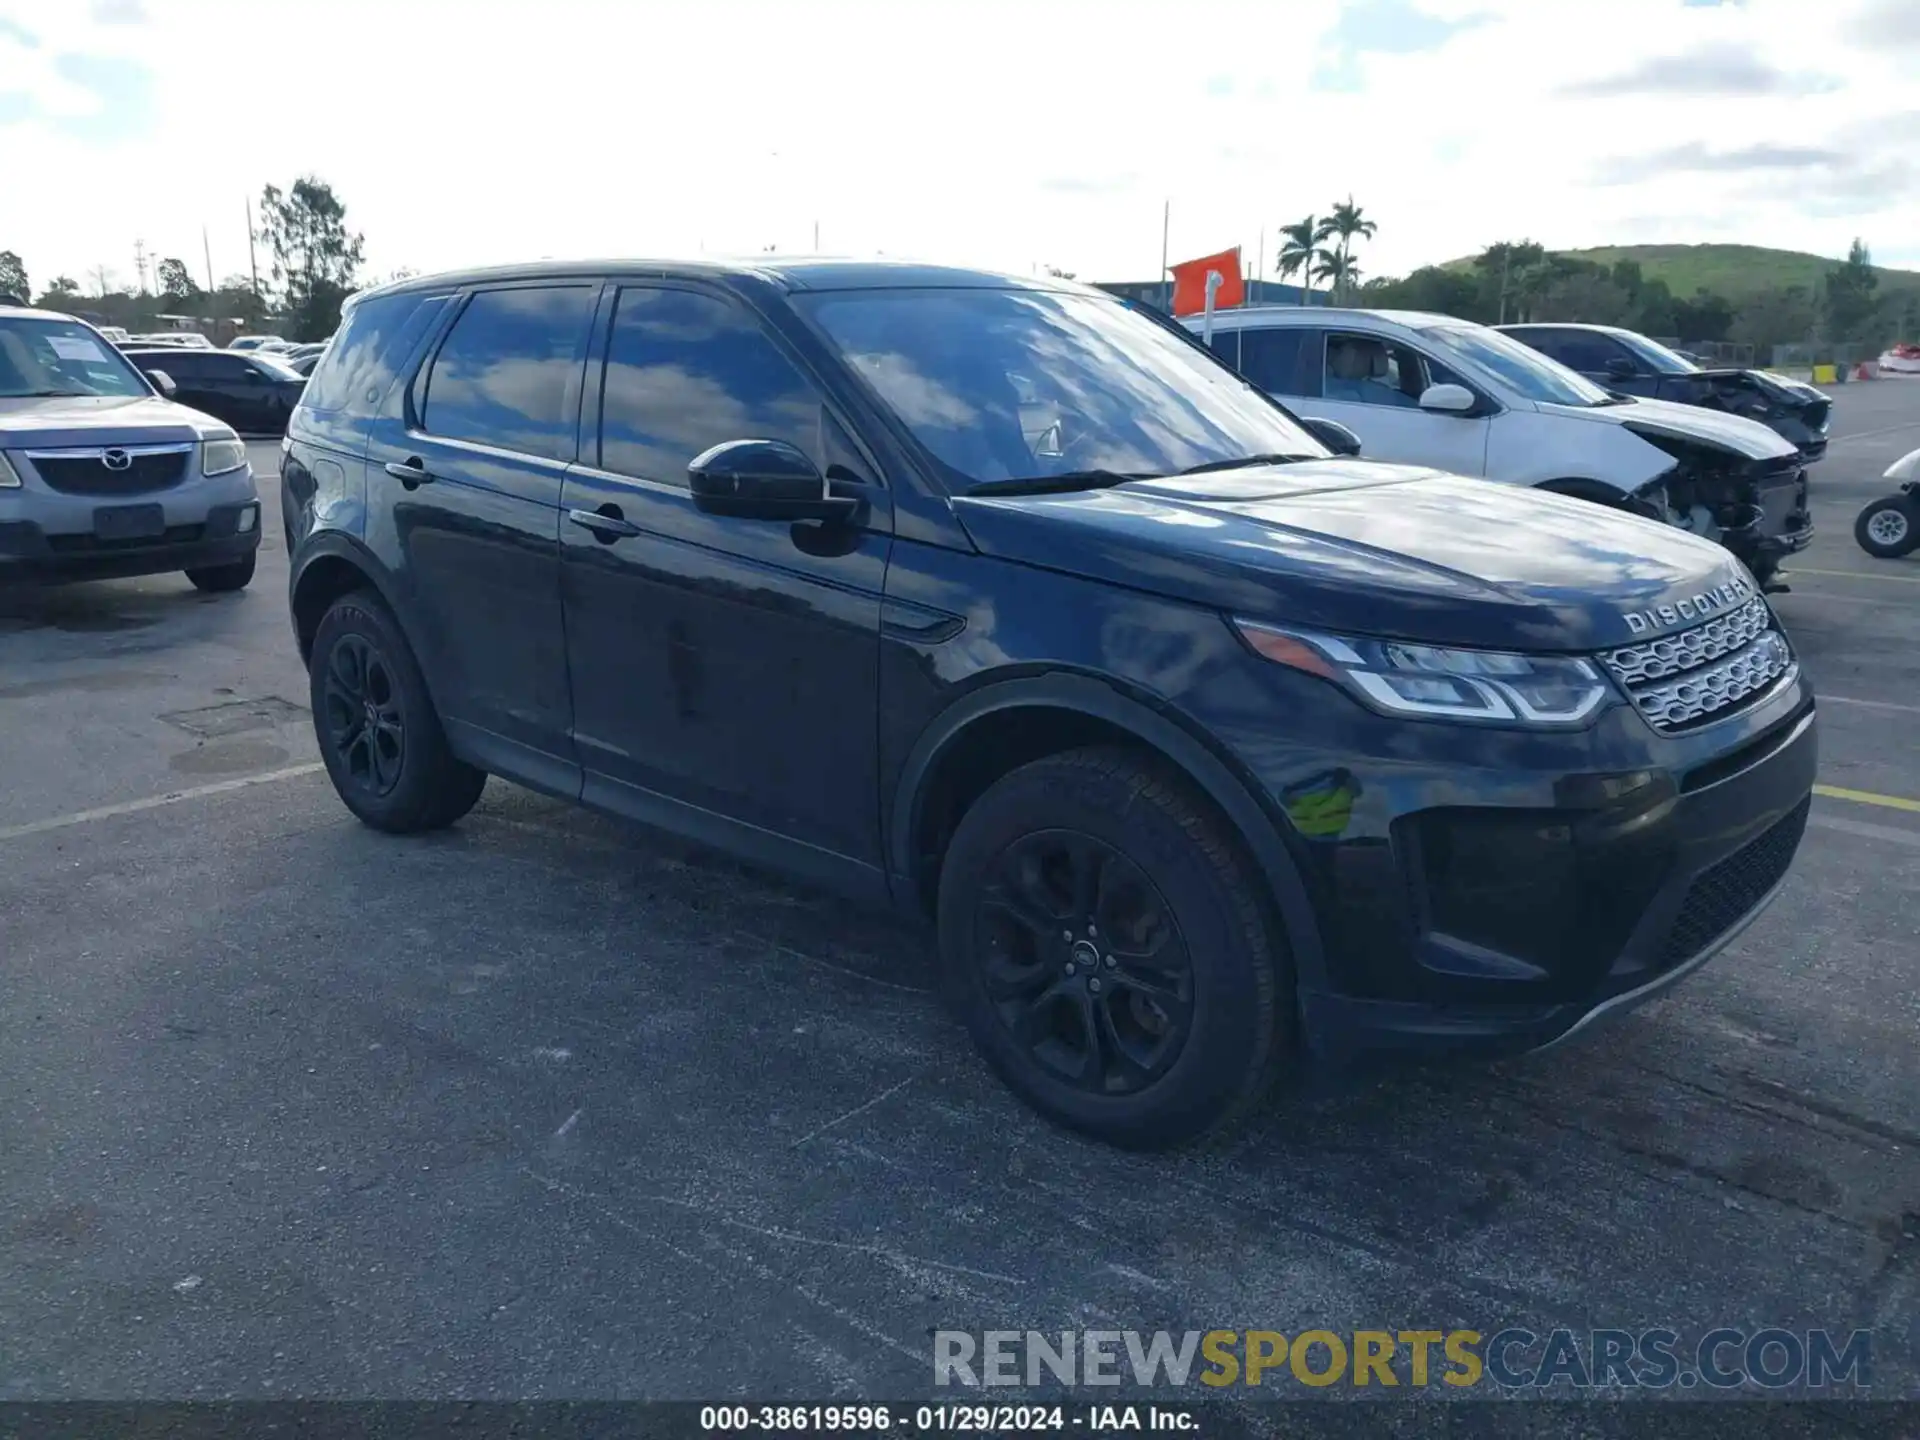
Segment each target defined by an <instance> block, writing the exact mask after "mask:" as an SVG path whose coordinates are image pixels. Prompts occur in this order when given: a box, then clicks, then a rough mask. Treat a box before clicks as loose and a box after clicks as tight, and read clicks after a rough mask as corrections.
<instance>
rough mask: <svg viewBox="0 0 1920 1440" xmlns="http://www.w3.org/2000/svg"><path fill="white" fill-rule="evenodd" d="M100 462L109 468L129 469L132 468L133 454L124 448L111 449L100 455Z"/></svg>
mask: <svg viewBox="0 0 1920 1440" xmlns="http://www.w3.org/2000/svg"><path fill="white" fill-rule="evenodd" d="M100 463H101V464H102V465H104V466H106V467H107V468H108V469H109V470H127V469H130V468H132V465H133V456H131V455H129V454H128V453H127V452H126V451H124V450H109V451H107V452H106V453H105V454H104V455H102V456H101V457H100Z"/></svg>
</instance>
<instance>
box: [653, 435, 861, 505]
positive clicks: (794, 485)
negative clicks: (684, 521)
mask: <svg viewBox="0 0 1920 1440" xmlns="http://www.w3.org/2000/svg"><path fill="white" fill-rule="evenodd" d="M687 484H688V487H689V488H690V489H691V490H692V491H693V503H694V506H695V507H696V508H697V509H700V510H704V511H705V512H706V513H707V514H709V515H733V516H737V517H739V518H740V519H743V520H828V521H844V520H851V519H852V518H853V517H854V515H855V514H856V513H857V512H858V511H859V509H860V505H861V502H860V501H859V500H857V499H854V498H852V497H850V496H844V495H835V494H833V493H832V491H831V490H829V489H828V486H827V477H826V476H825V475H822V474H821V473H820V467H819V466H817V465H815V464H814V463H813V461H811V460H809V459H808V458H807V457H806V456H805V455H804V454H802V453H801V451H800V450H798V449H797V448H795V447H794V446H792V445H789V444H787V442H786V441H784V440H728V441H725V442H724V443H722V444H719V445H715V446H714V447H713V448H712V449H711V450H705V451H702V452H701V453H700V454H698V455H696V456H694V457H693V462H692V463H691V464H690V465H688V466H687Z"/></svg>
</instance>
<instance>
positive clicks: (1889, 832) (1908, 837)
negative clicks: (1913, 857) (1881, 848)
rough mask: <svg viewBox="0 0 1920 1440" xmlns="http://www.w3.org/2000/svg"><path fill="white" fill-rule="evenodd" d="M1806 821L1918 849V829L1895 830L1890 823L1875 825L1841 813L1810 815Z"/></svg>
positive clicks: (1862, 837)
mask: <svg viewBox="0 0 1920 1440" xmlns="http://www.w3.org/2000/svg"><path fill="white" fill-rule="evenodd" d="M1807 823H1808V824H1809V825H1817V826H1818V827H1819V828H1820V829H1822V830H1838V831H1840V832H1841V833H1842V834H1846V835H1858V836H1860V838H1861V839H1863V840H1890V841H1892V842H1893V843H1894V844H1895V845H1908V846H1911V847H1913V848H1914V849H1916V850H1920V830H1897V829H1895V828H1894V827H1893V826H1891V825H1875V824H1874V823H1873V822H1872V821H1870V820H1849V819H1847V818H1846V817H1844V816H1841V815H1810V816H1808V817H1807Z"/></svg>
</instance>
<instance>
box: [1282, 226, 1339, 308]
mask: <svg viewBox="0 0 1920 1440" xmlns="http://www.w3.org/2000/svg"><path fill="white" fill-rule="evenodd" d="M1331 233H1332V232H1331V231H1330V230H1329V229H1328V228H1327V222H1326V221H1325V220H1323V219H1321V218H1320V217H1319V216H1318V215H1309V216H1307V218H1306V219H1304V220H1301V221H1299V222H1298V223H1296V224H1293V225H1282V226H1281V227H1280V257H1279V261H1278V269H1279V271H1280V278H1281V279H1282V280H1290V279H1292V278H1293V277H1294V276H1295V275H1298V276H1299V277H1300V284H1301V286H1302V288H1308V287H1311V286H1312V284H1313V268H1314V264H1315V258H1314V257H1315V252H1316V251H1317V250H1318V249H1319V247H1320V243H1321V242H1322V241H1323V240H1325V239H1326V238H1327V236H1328V235H1330V234H1331ZM1305 298H1306V297H1305V296H1302V297H1301V299H1302V300H1303V301H1304V300H1305Z"/></svg>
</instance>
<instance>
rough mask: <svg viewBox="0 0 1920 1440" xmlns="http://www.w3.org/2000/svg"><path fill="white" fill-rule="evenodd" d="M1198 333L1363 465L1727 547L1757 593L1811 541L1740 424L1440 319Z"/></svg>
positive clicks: (1790, 470) (1786, 471)
mask: <svg viewBox="0 0 1920 1440" xmlns="http://www.w3.org/2000/svg"><path fill="white" fill-rule="evenodd" d="M1212 323H1213V332H1212V336H1211V345H1212V348H1213V349H1214V350H1215V352H1216V353H1218V354H1219V355H1221V356H1222V357H1223V358H1224V359H1226V360H1227V361H1228V363H1229V364H1232V365H1233V366H1235V367H1236V368H1237V369H1239V370H1240V371H1241V373H1242V374H1244V375H1246V377H1247V378H1248V379H1249V380H1251V381H1252V382H1253V383H1254V384H1255V385H1257V386H1259V387H1260V388H1261V389H1262V390H1264V391H1266V392H1267V393H1268V394H1270V395H1272V396H1274V397H1275V398H1277V399H1279V400H1281V401H1282V402H1283V403H1285V404H1288V405H1291V406H1293V407H1294V408H1295V409H1303V410H1305V411H1307V412H1310V413H1311V414H1313V415H1315V416H1318V417H1320V418H1323V419H1328V420H1332V421H1335V422H1337V423H1338V424H1341V425H1343V426H1345V427H1346V428H1347V429H1349V430H1351V431H1352V432H1353V433H1354V434H1355V435H1356V436H1358V437H1359V439H1360V441H1361V446H1362V450H1363V452H1364V453H1365V454H1366V455H1368V456H1370V457H1372V458H1374V459H1378V460H1391V461H1396V462H1402V463H1406V464H1415V465H1433V466H1437V467H1438V468H1440V469H1442V470H1447V471H1451V472H1453V473H1455V474H1460V475H1477V476H1483V477H1484V478H1486V479H1488V480H1493V481H1497V482H1499V483H1501V484H1503V485H1520V486H1525V487H1528V488H1530V489H1539V490H1546V491H1550V492H1553V493H1555V494H1560V495H1571V496H1574V497H1575V498H1577V499H1581V500H1588V501H1592V502H1594V503H1596V504H1599V505H1605V506H1608V507H1610V508H1613V509H1619V510H1626V511H1628V512H1630V513H1632V514H1636V515H1644V516H1647V517H1648V518H1650V519H1655V520H1660V521H1663V522H1665V523H1666V524H1669V525H1672V526H1674V527H1676V528H1678V529H1682V530H1690V531H1692V532H1693V533H1695V534H1697V535H1704V536H1705V537H1707V538H1708V539H1710V540H1715V541H1718V542H1719V543H1720V544H1722V545H1724V546H1726V547H1727V549H1729V550H1731V551H1732V552H1733V553H1734V554H1735V555H1736V556H1738V557H1739V558H1740V560H1741V561H1742V562H1744V563H1745V565H1746V566H1747V568H1748V569H1749V570H1750V571H1751V572H1752V574H1753V576H1754V578H1755V579H1756V580H1757V581H1758V582H1759V583H1760V585H1761V587H1762V588H1763V589H1769V590H1771V589H1784V588H1786V587H1785V586H1784V585H1783V584H1780V583H1777V582H1776V578H1775V577H1776V574H1777V572H1778V571H1779V569H1780V566H1781V563H1782V562H1783V561H1784V560H1785V559H1786V558H1787V557H1788V556H1790V555H1794V554H1797V553H1798V552H1800V551H1801V550H1804V549H1805V548H1806V547H1807V546H1808V545H1809V544H1811V543H1812V542H1813V519H1812V515H1811V512H1810V510H1809V508H1808V500H1807V473H1806V467H1805V464H1804V462H1803V461H1802V459H1801V456H1800V453H1799V451H1798V450H1797V449H1796V448H1795V447H1794V445H1793V444H1792V443H1790V442H1789V441H1787V440H1785V439H1784V438H1782V437H1781V436H1780V435H1777V434H1775V433H1774V432H1773V431H1772V430H1769V429H1768V428H1767V427H1766V426H1765V425H1762V424H1760V423H1758V422H1757V421H1754V420H1751V419H1748V418H1746V417H1745V416H1742V415H1733V414H1716V413H1714V412H1713V411H1711V410H1707V409H1701V408H1698V407H1696V406H1692V405H1679V404H1675V403H1673V402H1671V401H1668V400H1648V399H1639V398H1636V397H1634V396H1630V395H1623V394H1618V393H1615V392H1612V391H1609V390H1606V389H1603V388H1602V387H1601V386H1598V385H1596V384H1594V383H1593V382H1592V381H1590V380H1588V379H1586V378H1585V377H1583V376H1581V375H1579V374H1577V373H1575V372H1574V371H1572V370H1569V369H1567V368H1566V366H1564V365H1562V364H1560V363H1559V362H1558V361H1556V360H1553V359H1551V358H1550V357H1548V356H1546V355H1543V354H1541V353H1540V352H1539V351H1538V350H1535V349H1534V348H1533V347H1532V346H1530V345H1526V344H1523V343H1522V342H1521V341H1519V340H1516V339H1514V338H1513V337H1512V336H1510V335H1505V334H1502V333H1501V332H1500V331H1499V330H1496V329H1494V328H1493V327H1491V326H1487V325H1476V324H1474V323H1473V322H1472V321H1468V320H1460V319H1456V318H1455V317H1453V316H1451V315H1430V314H1424V313H1419V312H1415V311H1404V310H1340V309H1331V308H1323V307H1320V306H1299V305H1281V306H1267V307H1259V308H1254V309H1247V310H1229V311H1226V312H1224V313H1222V314H1219V315H1216V316H1214V317H1213V322H1212ZM1187 324H1188V325H1189V326H1190V327H1192V328H1199V326H1200V324H1201V322H1199V321H1195V320H1189V321H1188V322H1187Z"/></svg>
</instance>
